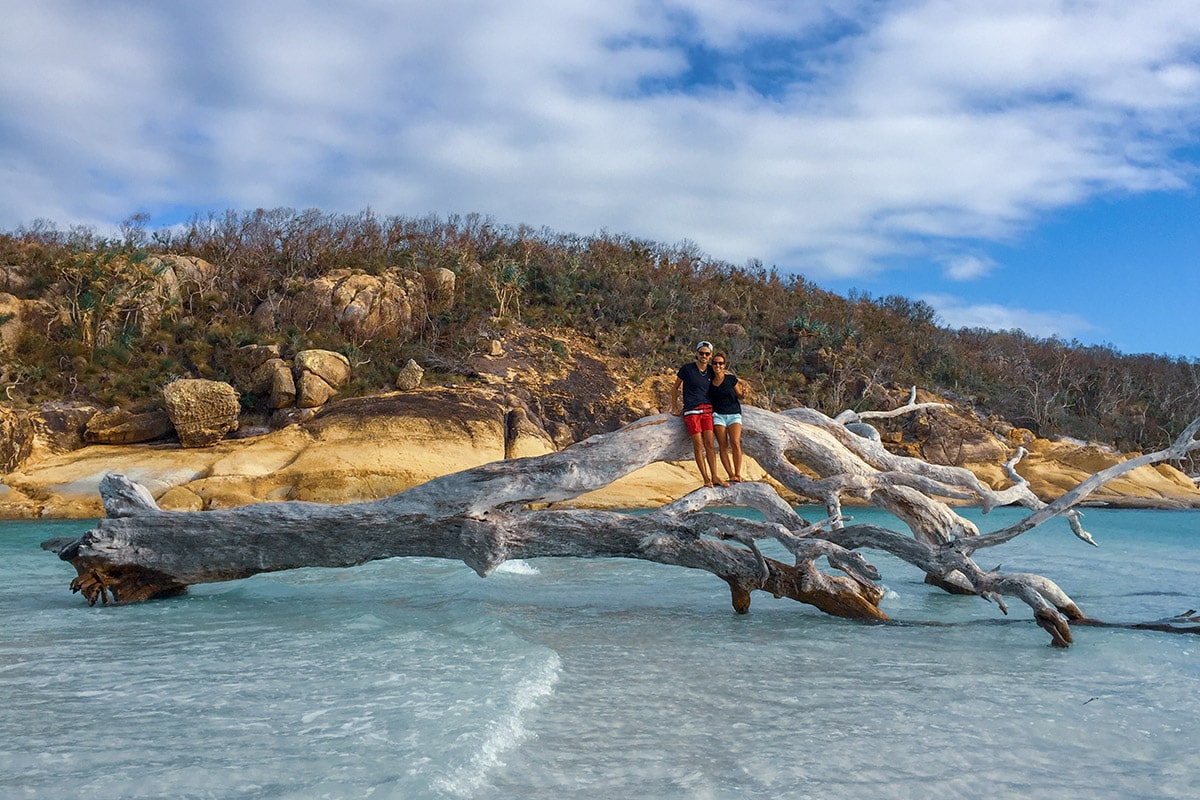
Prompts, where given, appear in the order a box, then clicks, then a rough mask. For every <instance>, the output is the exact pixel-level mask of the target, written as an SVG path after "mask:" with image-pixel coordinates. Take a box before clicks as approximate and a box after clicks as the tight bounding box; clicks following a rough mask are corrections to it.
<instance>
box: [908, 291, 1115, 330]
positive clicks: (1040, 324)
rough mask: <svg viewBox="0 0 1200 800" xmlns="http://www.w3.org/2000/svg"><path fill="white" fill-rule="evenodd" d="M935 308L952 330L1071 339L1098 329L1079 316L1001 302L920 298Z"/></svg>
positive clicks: (938, 296)
mask: <svg viewBox="0 0 1200 800" xmlns="http://www.w3.org/2000/svg"><path fill="white" fill-rule="evenodd" d="M920 299H921V300H923V301H925V302H926V303H928V304H929V305H931V306H932V307H933V308H934V309H936V311H937V314H938V319H939V321H940V322H941V323H942V324H943V325H945V326H947V327H950V328H987V329H988V330H994V331H1004V330H1022V331H1024V332H1025V333H1027V334H1029V335H1030V336H1036V337H1038V338H1049V337H1051V336H1057V337H1058V338H1060V339H1064V340H1066V341H1071V340H1072V339H1077V338H1081V337H1084V336H1087V335H1088V334H1089V333H1091V332H1093V331H1095V330H1096V327H1095V326H1094V325H1093V324H1092V323H1090V322H1088V321H1087V320H1086V319H1084V318H1083V317H1081V316H1079V315H1078V314H1070V313H1063V312H1058V311H1030V310H1028V309H1024V308H1016V307H1014V306H1006V305H1001V304H998V303H970V302H968V301H965V300H963V299H962V298H959V297H954V296H952V295H946V294H928V295H924V296H922V297H921V298H920Z"/></svg>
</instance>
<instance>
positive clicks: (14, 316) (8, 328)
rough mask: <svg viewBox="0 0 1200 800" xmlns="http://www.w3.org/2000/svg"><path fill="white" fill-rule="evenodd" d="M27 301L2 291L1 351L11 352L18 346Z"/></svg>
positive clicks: (0, 318) (0, 303)
mask: <svg viewBox="0 0 1200 800" xmlns="http://www.w3.org/2000/svg"><path fill="white" fill-rule="evenodd" d="M25 303H26V301H24V300H20V299H18V298H17V297H16V296H14V295H11V294H8V293H7V292H0V353H3V354H7V353H11V352H12V351H13V348H14V347H16V345H17V339H18V338H20V336H21V331H22V330H23V329H24V323H23V320H22V318H23V316H24V309H25Z"/></svg>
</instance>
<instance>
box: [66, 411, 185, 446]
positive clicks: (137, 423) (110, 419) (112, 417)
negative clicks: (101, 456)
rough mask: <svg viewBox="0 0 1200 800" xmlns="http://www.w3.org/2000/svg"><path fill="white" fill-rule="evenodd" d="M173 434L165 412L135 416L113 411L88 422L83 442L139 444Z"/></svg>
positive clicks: (104, 412)
mask: <svg viewBox="0 0 1200 800" xmlns="http://www.w3.org/2000/svg"><path fill="white" fill-rule="evenodd" d="M173 432H174V426H172V424H171V418H170V417H168V416H167V412H165V411H161V410H159V411H147V412H145V413H142V414H135V413H133V412H130V411H124V410H122V409H120V408H110V409H108V410H107V411H101V412H100V413H98V414H96V415H95V416H93V417H92V418H91V419H89V420H88V423H87V426H86V427H85V429H84V432H83V440H84V441H85V442H87V443H88V444H137V443H139V442H152V441H154V440H156V439H163V438H165V437H167V436H170V435H171V434H172V433H173Z"/></svg>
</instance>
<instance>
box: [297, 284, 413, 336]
mask: <svg viewBox="0 0 1200 800" xmlns="http://www.w3.org/2000/svg"><path fill="white" fill-rule="evenodd" d="M425 313H426V305H425V283H424V280H423V279H422V277H421V275H420V273H418V272H411V271H408V270H398V269H397V270H391V271H389V272H386V273H384V274H382V275H369V274H367V273H364V272H361V271H358V270H348V269H341V270H334V271H333V272H330V273H329V274H327V275H323V276H321V277H319V278H317V279H315V280H313V281H312V282H311V283H309V284H308V285H307V286H305V287H304V289H303V290H302V291H301V292H300V293H299V294H298V295H296V296H295V297H292V298H289V299H287V300H286V301H284V302H283V303H282V304H281V306H280V317H281V320H283V321H287V322H292V323H294V324H296V325H298V326H300V327H302V328H305V329H308V328H311V327H313V326H323V325H330V324H332V325H335V326H337V328H338V329H339V330H341V331H342V333H344V334H345V335H346V336H347V337H349V338H350V339H351V340H353V341H356V342H364V341H367V340H368V339H373V338H376V337H389V338H394V339H397V340H399V341H404V340H406V339H409V338H411V336H412V335H413V334H414V333H415V332H416V331H417V330H418V329H419V328H420V325H421V324H422V321H423V320H424V318H425Z"/></svg>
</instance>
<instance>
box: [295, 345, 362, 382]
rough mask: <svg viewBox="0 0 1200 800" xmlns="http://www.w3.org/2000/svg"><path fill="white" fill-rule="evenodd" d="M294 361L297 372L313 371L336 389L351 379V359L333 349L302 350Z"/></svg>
mask: <svg viewBox="0 0 1200 800" xmlns="http://www.w3.org/2000/svg"><path fill="white" fill-rule="evenodd" d="M294 363H295V365H296V372H297V373H300V374H302V373H305V372H311V373H312V374H314V375H316V376H317V377H319V378H320V379H321V380H323V381H325V383H327V384H329V385H330V386H332V387H333V388H334V389H337V388H338V387H339V386H341V385H342V384H343V383H345V382H346V381H347V380H349V379H350V359H348V358H346V357H345V356H344V355H342V354H341V353H335V352H333V351H332V350H301V351H300V352H299V353H296V358H295V361H294Z"/></svg>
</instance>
